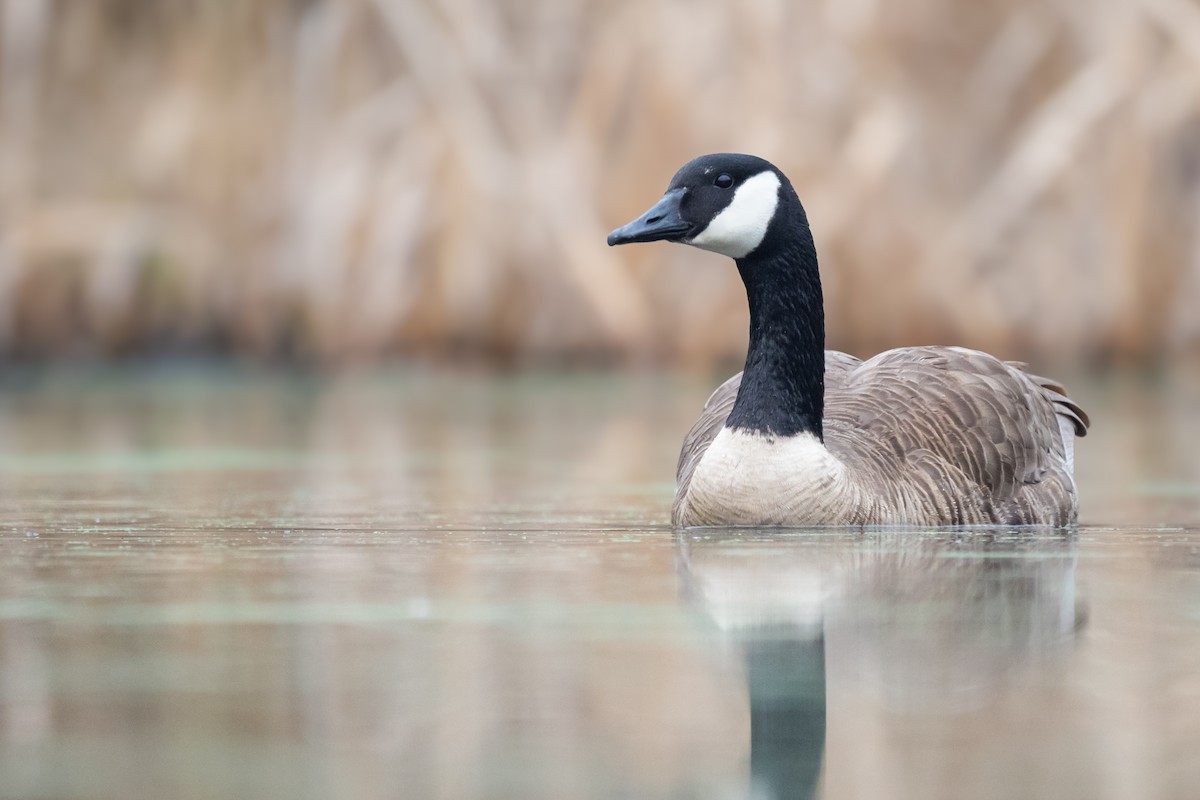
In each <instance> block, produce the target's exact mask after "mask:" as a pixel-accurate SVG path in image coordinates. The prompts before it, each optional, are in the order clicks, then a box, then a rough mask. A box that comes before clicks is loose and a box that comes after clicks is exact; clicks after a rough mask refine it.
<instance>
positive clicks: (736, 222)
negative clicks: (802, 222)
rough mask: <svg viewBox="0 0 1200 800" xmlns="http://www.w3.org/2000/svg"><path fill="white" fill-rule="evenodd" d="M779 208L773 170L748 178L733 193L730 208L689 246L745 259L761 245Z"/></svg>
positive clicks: (776, 177) (777, 179)
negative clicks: (777, 207)
mask: <svg viewBox="0 0 1200 800" xmlns="http://www.w3.org/2000/svg"><path fill="white" fill-rule="evenodd" d="M777 205H779V176H778V175H776V174H775V173H774V172H772V171H771V170H767V171H765V172H760V173H758V174H757V175H755V176H753V177H751V178H747V179H746V181H745V182H744V183H742V185H741V186H739V187H738V188H737V189H736V190H735V191H734V194H733V200H732V201H731V202H730V203H729V205H727V206H726V207H725V208H724V209H722V210H721V213H720V214H717V215H716V216H715V217H713V219H712V222H710V223H708V226H707V227H706V228H705V229H704V230H702V231H700V233H699V234H697V235H696V236H695V237H693V238H692V239H691V240H689V241H687V242H686V243H687V244H690V245H692V246H694V247H699V248H700V249H701V250H711V251H712V252H714V253H720V254H721V255H725V256H729V257H730V258H745V257H746V256H748V255H750V253H751V252H753V251H754V248H756V247H758V246H759V245H760V244H762V240H763V237H764V236H766V235H767V226H768V225H770V224H771V218H772V217H774V216H775V207H776V206H777Z"/></svg>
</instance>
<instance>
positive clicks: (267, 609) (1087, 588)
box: [0, 369, 1200, 800]
mask: <svg viewBox="0 0 1200 800" xmlns="http://www.w3.org/2000/svg"><path fill="white" fill-rule="evenodd" d="M715 383H716V378H715V377H713V378H711V379H709V378H702V377H661V376H650V375H644V374H643V375H636V374H635V375H627V374H600V375H595V374H557V375H556V374H538V375H525V376H519V377H498V376H488V375H481V374H468V375H462V374H447V373H439V372H431V371H427V370H406V371H389V372H376V373H369V374H368V373H364V374H359V375H344V376H340V377H334V378H316V377H313V376H303V375H283V374H268V375H260V374H255V373H252V372H249V371H236V370H229V369H193V370H186V371H181V370H178V369H174V370H165V371H164V370H145V369H141V370H126V371H119V372H72V373H41V374H27V375H17V376H9V377H8V378H6V379H5V381H4V383H3V385H2V387H0V798H6V799H7V798H14V799H15V798H20V799H21V800H26V799H27V798H47V799H49V798H110V797H112V798H165V797H170V798H244V797H256V798H257V797H263V798H274V797H278V798H329V797H353V798H401V797H404V798H408V797H412V798H425V797H430V798H459V797H465V798H471V797H480V798H493V797H495V798H509V797H512V798H526V797H545V798H576V797H578V798H624V797H637V798H642V797H646V798H677V797H678V798H774V797H778V798H793V797H822V798H858V797H870V798H893V797H894V798H910V797H911V798H962V797H982V798H1035V797H1054V798H1081V799H1082V798H1181V799H1182V798H1194V797H1196V796H1198V793H1197V789H1196V787H1198V786H1200V759H1198V758H1196V756H1195V754H1196V752H1197V750H1198V749H1200V527H1198V524H1200V456H1198V455H1197V452H1196V448H1195V442H1197V441H1200V381H1197V380H1196V379H1195V378H1194V377H1193V376H1188V375H1182V376H1181V375H1172V376H1165V377H1157V378H1156V377H1153V376H1137V377H1134V376H1118V377H1109V378H1106V379H1091V380H1083V381H1077V382H1075V383H1073V385H1072V388H1073V389H1074V390H1075V391H1074V393H1075V395H1076V396H1078V397H1079V398H1080V400H1081V401H1082V402H1083V403H1084V404H1085V406H1086V407H1087V409H1088V411H1089V412H1090V413H1091V414H1092V418H1093V420H1094V421H1095V423H1096V424H1095V427H1094V430H1093V433H1092V435H1090V436H1089V437H1088V438H1087V439H1086V440H1084V441H1083V442H1082V443H1081V444H1080V446H1079V450H1078V453H1077V459H1078V463H1079V473H1080V475H1079V477H1080V483H1081V493H1082V496H1083V503H1084V514H1083V522H1084V524H1083V526H1082V527H1081V528H1080V529H1079V530H1078V531H1042V532H1037V531H1029V530H1014V529H994V530H976V531H958V532H946V531H940V532H939V531H904V532H897V531H836V530H826V531H734V532H716V531H690V532H673V531H671V530H670V529H669V528H668V527H667V526H666V525H665V522H666V517H667V508H668V505H669V502H670V495H671V490H672V485H671V476H672V474H673V468H674V459H675V455H676V452H677V448H678V444H679V441H680V439H681V438H682V435H683V432H684V431H685V430H686V428H687V426H688V425H689V424H690V422H691V420H692V419H693V418H694V417H695V415H696V414H697V412H698V409H699V406H700V404H701V403H702V401H703V399H704V397H705V396H706V395H707V392H708V390H709V389H710V388H711V386H712V385H715Z"/></svg>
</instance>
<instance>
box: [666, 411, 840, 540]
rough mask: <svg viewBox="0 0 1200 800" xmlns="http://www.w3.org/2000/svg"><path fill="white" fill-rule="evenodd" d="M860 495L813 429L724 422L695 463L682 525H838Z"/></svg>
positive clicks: (683, 510) (685, 502)
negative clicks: (763, 429) (753, 429)
mask: <svg viewBox="0 0 1200 800" xmlns="http://www.w3.org/2000/svg"><path fill="white" fill-rule="evenodd" d="M855 498H856V495H855V493H854V491H853V487H852V486H851V485H850V483H849V482H848V481H847V479H846V468H845V465H843V464H842V463H841V462H840V461H838V460H837V459H836V458H834V456H833V455H832V454H831V453H830V452H829V451H828V450H826V449H825V445H823V444H822V443H821V442H820V440H819V439H817V438H816V437H815V436H813V435H811V434H807V433H806V434H799V435H796V436H765V435H762V434H758V433H749V432H745V431H738V430H733V429H730V428H724V429H722V430H721V432H720V433H718V434H717V437H716V438H715V439H713V442H712V444H711V445H709V448H708V450H707V451H706V452H705V454H704V457H703V458H702V459H701V461H700V463H699V464H698V465H697V466H696V471H695V472H694V473H693V474H692V480H691V483H690V485H689V487H688V493H687V497H686V498H685V500H684V507H683V509H682V514H681V517H682V518H681V522H682V524H684V525H839V524H846V523H848V522H850V521H851V519H852V516H853V512H854V508H855Z"/></svg>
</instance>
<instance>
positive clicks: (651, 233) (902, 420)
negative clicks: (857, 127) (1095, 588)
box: [608, 153, 1089, 526]
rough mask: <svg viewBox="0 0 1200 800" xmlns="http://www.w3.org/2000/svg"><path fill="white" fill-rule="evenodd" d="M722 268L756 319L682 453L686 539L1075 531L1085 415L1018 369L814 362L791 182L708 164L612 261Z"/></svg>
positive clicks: (961, 354)
mask: <svg viewBox="0 0 1200 800" xmlns="http://www.w3.org/2000/svg"><path fill="white" fill-rule="evenodd" d="M654 241H668V242H681V243H683V244H688V245H691V246H693V247H698V248H701V249H703V250H709V251H712V252H715V253H720V254H722V255H726V256H729V257H730V258H732V259H733V260H734V262H735V263H736V264H737V268H738V272H739V274H740V275H741V277H742V282H743V283H744V284H745V287H746V297H747V300H748V301H749V305H750V344H749V348H748V350H747V353H746V366H745V369H744V370H743V371H742V372H741V373H739V374H737V375H734V376H733V377H732V378H730V379H729V380H727V381H726V382H725V383H723V384H721V386H720V387H718V388H717V390H716V391H715V392H713V394H712V396H711V397H709V399H708V402H707V403H706V404H705V406H704V411H703V413H702V414H701V415H700V419H698V420H697V421H696V423H695V424H694V425H693V426H692V429H691V430H690V431H689V432H688V434H687V436H686V438H685V439H684V442H683V449H682V450H681V452H680V453H679V463H678V467H677V470H676V483H677V486H676V492H675V500H674V503H673V504H672V508H671V519H672V522H673V523H674V524H675V525H678V526H697V525H726V526H729V525H739V526H740V525H747V526H758V525H788V526H804V525H860V526H861V525H923V526H924V525H986V524H991V525H997V524H999V525H1055V526H1062V525H1070V524H1073V523H1074V522H1075V521H1076V520H1077V519H1078V515H1079V498H1078V494H1077V492H1076V487H1075V479H1074V476H1073V471H1074V449H1075V447H1074V444H1075V437H1076V436H1084V435H1085V434H1086V433H1087V428H1088V425H1089V422H1088V418H1087V415H1086V414H1085V413H1084V412H1083V410H1082V409H1081V408H1080V407H1079V406H1078V405H1076V404H1075V403H1074V402H1072V401H1071V400H1070V399H1069V398H1068V397H1067V393H1066V391H1065V390H1064V389H1063V388H1062V387H1061V386H1060V385H1058V384H1057V383H1055V382H1054V381H1051V380H1048V379H1046V378H1041V377H1038V376H1036V375H1032V374H1030V373H1029V372H1027V371H1026V370H1025V366H1024V365H1023V364H1019V363H1016V362H1011V361H1001V360H1000V359H998V358H995V357H994V356H991V355H988V354H987V353H982V352H979V351H977V350H968V349H965V348H962V347H903V348H899V349H896V350H888V351H887V352H884V353H880V354H879V355H877V356H875V357H874V358H871V359H868V360H866V361H862V360H860V359H858V358H855V357H854V356H851V355H847V354H846V353H840V352H837V351H835V350H826V349H825V312H824V305H823V302H822V296H821V278H820V274H819V272H818V269H817V251H816V247H815V246H814V244H813V238H812V233H811V231H810V230H809V226H808V218H807V216H806V215H805V213H804V207H803V206H802V205H801V204H800V199H799V198H798V197H797V196H796V192H795V190H794V189H793V188H792V185H791V183H790V182H789V181H788V179H787V177H785V176H784V174H783V173H782V172H780V171H779V170H778V169H777V168H776V167H775V166H773V165H772V164H770V163H768V162H767V161H764V160H763V159H761V158H757V157H755V156H749V155H739V154H732V153H718V154H714V155H707V156H701V157H700V158H697V159H695V160H693V161H690V162H689V163H687V164H685V165H684V166H683V167H682V168H681V169H680V170H679V172H677V173H676V174H675V177H674V178H672V179H671V183H670V185H669V186H668V187H667V191H666V194H664V195H663V197H662V198H661V199H660V200H659V201H658V202H657V203H655V204H654V206H652V207H651V208H650V210H648V211H647V212H646V213H644V214H642V215H641V216H640V217H638V218H637V219H635V220H633V221H632V222H630V223H629V224H627V225H624V226H622V227H620V228H617V229H616V230H614V231H613V232H612V233H610V234H609V235H608V243H609V245H619V244H630V243H634V242H654Z"/></svg>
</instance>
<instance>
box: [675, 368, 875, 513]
mask: <svg viewBox="0 0 1200 800" xmlns="http://www.w3.org/2000/svg"><path fill="white" fill-rule="evenodd" d="M860 364H862V361H861V360H860V359H857V358H855V357H854V356H851V355H847V354H845V353H840V352H838V351H837V350H826V351H825V393H826V396H828V394H829V392H830V390H831V389H840V388H841V387H842V386H843V385H844V384H845V382H846V379H847V377H848V376H849V375H850V373H851V372H853V370H854V369H855V368H856V367H858V366H859V365H860ZM741 385H742V373H740V372H739V373H738V374H737V375H734V376H733V377H732V378H730V379H729V380H727V381H725V382H724V383H722V384H721V385H720V386H718V387H717V389H716V391H714V392H713V393H712V394H711V395H709V397H708V400H707V401H705V403H704V411H702V412H701V414H700V419H698V420H696V423H695V424H694V425H692V429H691V430H690V431H688V433H687V436H685V437H684V439H683V447H682V448H681V449H680V451H679V462H678V463H677V464H676V467H675V485H676V489H675V503H674V507H673V508H672V516H674V513H675V511H676V510H677V509H678V507H679V503H680V501H681V500H682V499H683V497H684V496H685V495H686V494H687V489H688V485H689V484H690V483H691V480H692V473H693V472H695V470H696V465H697V464H699V463H700V459H702V458H703V457H704V453H705V452H706V451H707V450H708V446H709V445H710V444H712V440H713V439H715V438H716V437H717V434H718V433H720V432H721V428H723V427H725V420H726V418H727V417H728V416H729V412H730V411H732V410H733V404H734V402H735V401H736V400H737V393H738V389H739V388H740V387H741Z"/></svg>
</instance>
